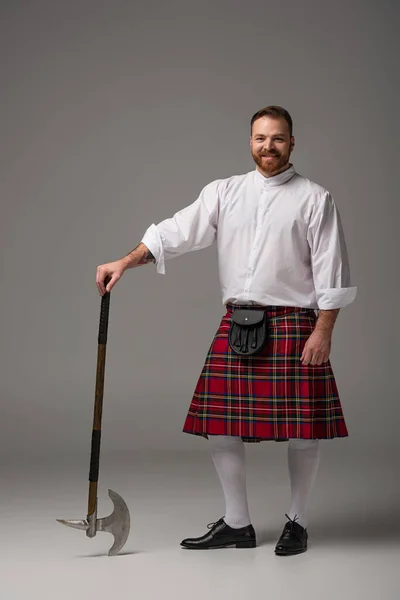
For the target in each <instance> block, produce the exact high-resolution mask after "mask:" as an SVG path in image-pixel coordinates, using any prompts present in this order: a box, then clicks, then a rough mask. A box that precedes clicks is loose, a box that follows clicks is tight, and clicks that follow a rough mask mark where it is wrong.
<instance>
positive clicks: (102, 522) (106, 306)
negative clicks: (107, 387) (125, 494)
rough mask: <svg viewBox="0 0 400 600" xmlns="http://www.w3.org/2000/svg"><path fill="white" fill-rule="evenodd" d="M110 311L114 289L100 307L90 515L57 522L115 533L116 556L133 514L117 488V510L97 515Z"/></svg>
mask: <svg viewBox="0 0 400 600" xmlns="http://www.w3.org/2000/svg"><path fill="white" fill-rule="evenodd" d="M109 281H110V278H109V277H107V278H106V279H105V281H104V285H105V286H107V284H108V283H109ZM109 310H110V292H106V293H105V294H104V295H103V296H102V298H101V309H100V322H99V334H98V350H97V372H96V391H95V400H94V414H93V431H92V445H91V455H90V471H89V499H88V512H87V518H86V519H69V520H66V519H57V521H58V522H59V523H62V524H63V525H67V526H68V527H74V528H75V529H83V530H85V531H86V535H87V536H88V537H90V538H92V537H94V536H95V535H96V532H97V531H107V532H109V533H112V534H113V536H114V544H113V545H112V547H111V548H110V550H109V552H108V555H109V556H113V555H115V554H117V553H118V552H119V550H121V548H122V547H123V546H124V544H125V542H126V540H127V539H128V535H129V529H130V516H129V510H128V507H127V505H126V503H125V501H124V500H123V499H122V498H121V496H120V495H119V494H117V493H116V492H114V491H113V490H108V495H109V496H110V498H111V500H112V502H113V504H114V510H113V512H112V513H111V514H110V515H109V516H108V517H104V518H102V519H98V518H97V482H98V479H99V462H100V438H101V417H102V412H103V392H104V372H105V365H106V347H107V330H108V315H109Z"/></svg>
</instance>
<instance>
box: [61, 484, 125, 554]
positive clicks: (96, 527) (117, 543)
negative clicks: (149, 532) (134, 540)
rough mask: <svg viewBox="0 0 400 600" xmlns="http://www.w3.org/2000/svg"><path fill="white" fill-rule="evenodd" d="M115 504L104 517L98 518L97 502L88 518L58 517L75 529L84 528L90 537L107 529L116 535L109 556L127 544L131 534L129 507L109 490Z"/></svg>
mask: <svg viewBox="0 0 400 600" xmlns="http://www.w3.org/2000/svg"><path fill="white" fill-rule="evenodd" d="M108 495H109V496H110V498H111V500H112V502H113V504H114V510H113V511H112V513H111V514H110V515H109V516H108V517H103V518H102V519H98V518H97V503H96V510H95V512H94V513H93V514H92V515H89V516H88V517H87V519H68V520H67V519H57V521H58V522H59V523H62V524H63V525H67V526H68V527H73V528H74V529H83V530H85V531H86V535H87V536H88V537H94V536H95V535H96V532H97V531H107V532H108V533H112V535H113V536H114V544H113V545H112V546H111V548H110V550H109V552H108V556H114V555H115V554H117V553H118V552H119V551H120V550H121V548H122V547H123V546H124V545H125V542H126V540H127V539H128V536H129V529H130V515H129V510H128V507H127V505H126V503H125V501H124V500H123V498H122V497H121V496H120V495H119V494H117V492H114V491H113V490H108Z"/></svg>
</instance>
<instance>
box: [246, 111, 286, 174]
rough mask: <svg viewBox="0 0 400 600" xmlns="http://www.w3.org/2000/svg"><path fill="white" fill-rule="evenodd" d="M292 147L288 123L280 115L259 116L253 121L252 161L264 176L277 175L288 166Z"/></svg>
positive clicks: (251, 139) (251, 138)
mask: <svg viewBox="0 0 400 600" xmlns="http://www.w3.org/2000/svg"><path fill="white" fill-rule="evenodd" d="M293 148H294V137H293V136H292V137H290V135H289V125H288V124H287V123H286V121H285V119H282V118H280V117H278V118H276V117H261V118H260V119H257V121H255V122H254V123H253V129H252V132H251V137H250V150H251V155H252V157H253V159H254V162H255V163H256V164H257V166H258V168H259V170H260V171H261V172H262V173H263V174H264V175H265V176H266V177H271V176H272V175H277V174H278V173H281V172H282V171H285V170H286V169H287V168H288V164H289V158H290V155H291V153H292V151H293Z"/></svg>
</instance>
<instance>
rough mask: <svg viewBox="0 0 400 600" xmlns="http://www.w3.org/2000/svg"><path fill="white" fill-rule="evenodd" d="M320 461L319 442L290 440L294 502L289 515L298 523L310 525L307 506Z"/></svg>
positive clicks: (291, 483)
mask: <svg viewBox="0 0 400 600" xmlns="http://www.w3.org/2000/svg"><path fill="white" fill-rule="evenodd" d="M319 459H320V444H319V440H318V439H316V440H306V439H297V438H290V439H289V445H288V468H289V477H290V485H291V492H292V500H291V505H290V510H289V512H288V515H289V517H290V518H291V519H294V517H295V516H297V518H296V523H299V524H300V525H302V526H303V527H307V525H308V520H307V519H308V516H307V505H308V501H309V498H310V492H311V490H312V487H313V485H314V481H315V478H316V475H317V471H318V466H319Z"/></svg>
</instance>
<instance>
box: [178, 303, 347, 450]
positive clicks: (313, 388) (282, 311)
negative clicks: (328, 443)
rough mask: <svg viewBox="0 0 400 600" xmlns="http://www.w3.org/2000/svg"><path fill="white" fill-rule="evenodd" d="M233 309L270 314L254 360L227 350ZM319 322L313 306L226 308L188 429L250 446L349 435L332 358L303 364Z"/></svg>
mask: <svg viewBox="0 0 400 600" xmlns="http://www.w3.org/2000/svg"><path fill="white" fill-rule="evenodd" d="M236 308H246V309H250V310H251V309H260V308H263V309H265V310H266V312H267V320H268V342H267V345H266V347H265V348H264V350H263V351H262V352H261V353H260V354H258V355H256V356H252V357H251V356H250V357H245V358H243V357H241V356H238V355H236V354H235V353H234V352H233V351H232V350H231V348H230V346H229V343H228V332H229V327H230V322H231V317H232V314H233V311H234V310H236ZM316 321H317V316H316V314H315V312H314V309H311V308H303V307H296V306H260V305H255V304H251V305H248V304H241V305H237V304H231V303H227V304H226V313H225V315H224V316H223V317H222V320H221V323H220V325H219V328H218V330H217V332H216V334H215V336H214V338H213V340H212V342H211V345H210V348H209V350H208V353H207V355H206V359H205V363H204V366H203V369H202V371H201V374H200V376H199V379H198V382H197V385H196V387H195V390H194V393H193V398H192V400H191V403H190V406H189V410H188V413H187V416H186V419H185V422H184V425H183V432H185V433H190V434H193V435H198V436H202V437H205V438H208V435H224V436H240V437H241V438H242V439H243V441H244V442H250V443H251V442H261V441H265V440H275V441H287V440H288V439H289V438H301V439H331V438H335V437H346V436H348V431H347V427H346V422H345V419H344V415H343V411H342V406H341V402H340V398H339V394H338V389H337V386H336V381H335V376H334V373H333V370H332V367H331V363H330V361H329V360H328V361H327V362H326V363H323V364H321V365H311V364H308V365H303V364H302V363H301V361H300V357H301V354H302V351H303V348H304V345H305V343H306V341H307V339H308V338H309V336H310V335H311V333H312V332H313V331H314V328H315V324H316Z"/></svg>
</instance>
